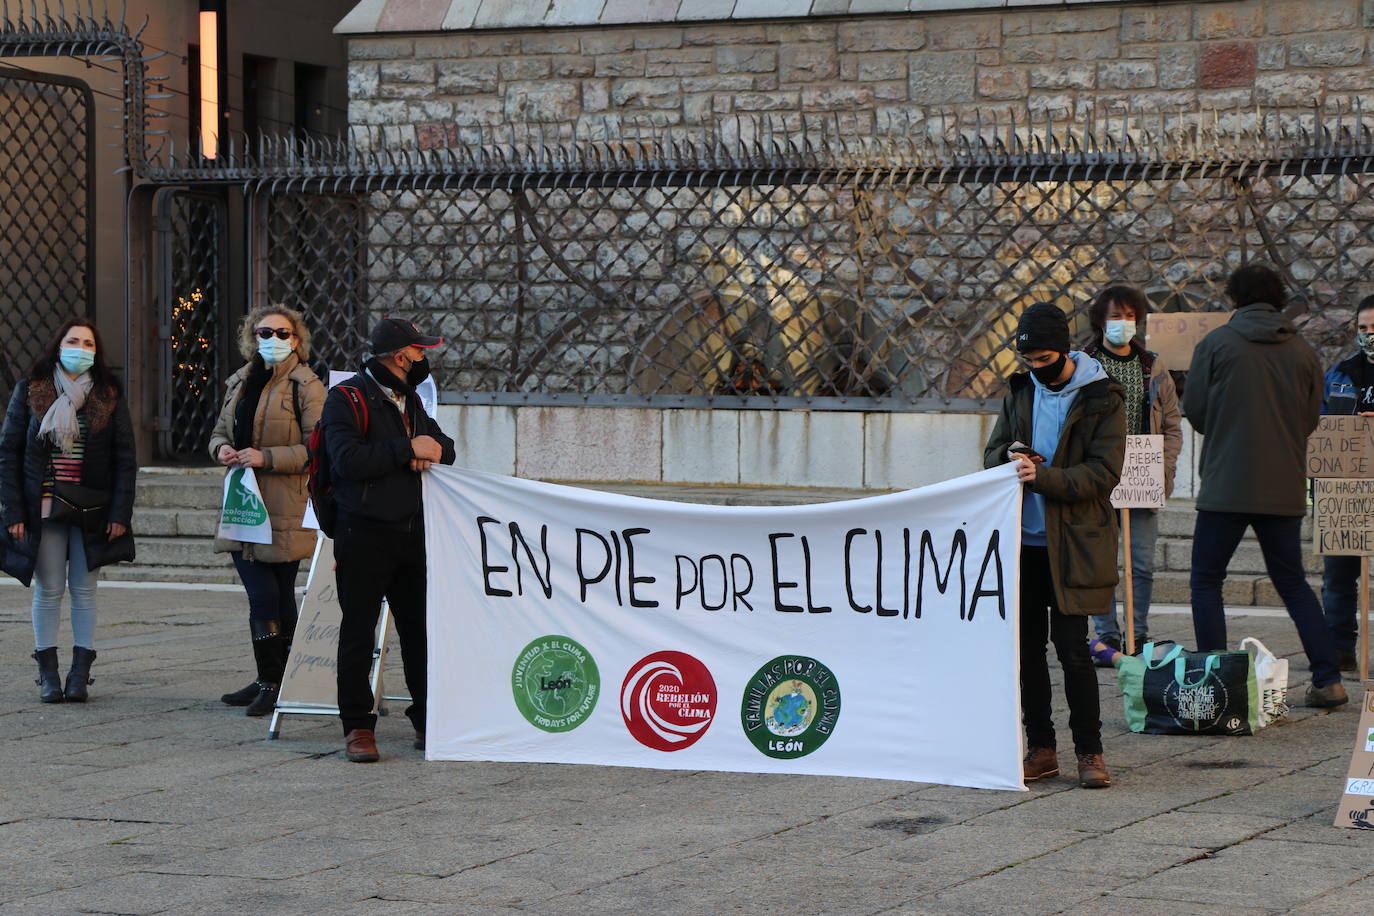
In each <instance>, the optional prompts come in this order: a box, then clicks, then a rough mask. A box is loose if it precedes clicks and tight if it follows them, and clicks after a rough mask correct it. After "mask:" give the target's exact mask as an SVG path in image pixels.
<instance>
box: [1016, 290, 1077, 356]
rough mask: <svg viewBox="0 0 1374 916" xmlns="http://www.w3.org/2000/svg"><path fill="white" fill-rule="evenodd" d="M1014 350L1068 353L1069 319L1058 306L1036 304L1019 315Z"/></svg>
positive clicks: (1044, 303) (1047, 303)
mask: <svg viewBox="0 0 1374 916" xmlns="http://www.w3.org/2000/svg"><path fill="white" fill-rule="evenodd" d="M1016 349H1017V350H1018V351H1019V352H1021V353H1025V352H1026V351H1027V350H1053V351H1054V352H1056V353H1067V352H1069V317H1068V316H1067V315H1065V314H1064V310H1063V309H1061V308H1060V307H1059V306H1057V305H1054V304H1052V303H1049V302H1037V303H1035V304H1034V305H1032V306H1031V307H1030V308H1028V309H1026V310H1025V311H1024V312H1022V313H1021V320H1020V321H1019V322H1017V325H1016Z"/></svg>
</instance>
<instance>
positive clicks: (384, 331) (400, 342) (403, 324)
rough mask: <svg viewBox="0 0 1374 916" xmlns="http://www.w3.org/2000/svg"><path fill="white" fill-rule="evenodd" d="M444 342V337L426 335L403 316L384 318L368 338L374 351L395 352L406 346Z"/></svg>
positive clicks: (434, 345)
mask: <svg viewBox="0 0 1374 916" xmlns="http://www.w3.org/2000/svg"><path fill="white" fill-rule="evenodd" d="M443 342H444V339H443V338H442V337H426V336H425V335H424V334H421V333H420V329H419V328H417V327H415V325H413V324H411V323H410V322H409V321H406V320H404V319H401V318H383V319H382V320H381V321H379V322H377V326H376V327H375V328H373V329H372V336H371V337H369V338H368V343H369V344H370V345H371V347H372V352H373V353H394V352H395V351H397V350H403V349H405V348H406V347H437V346H439V344H441V343H443Z"/></svg>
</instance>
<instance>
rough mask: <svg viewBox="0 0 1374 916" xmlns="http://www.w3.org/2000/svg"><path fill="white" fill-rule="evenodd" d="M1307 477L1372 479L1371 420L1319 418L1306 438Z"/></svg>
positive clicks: (1373, 423)
mask: <svg viewBox="0 0 1374 916" xmlns="http://www.w3.org/2000/svg"><path fill="white" fill-rule="evenodd" d="M1307 476H1308V477H1374V417H1353V416H1338V417H1337V416H1324V417H1322V418H1321V419H1320V420H1319V421H1318V423H1317V428H1316V430H1314V431H1313V433H1312V435H1310V436H1308V437H1307Z"/></svg>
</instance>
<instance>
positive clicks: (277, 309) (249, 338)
mask: <svg viewBox="0 0 1374 916" xmlns="http://www.w3.org/2000/svg"><path fill="white" fill-rule="evenodd" d="M268 315H280V316H281V317H283V318H285V319H286V320H287V321H289V322H291V331H292V333H294V334H295V335H296V356H297V357H299V359H300V361H301V362H302V363H305V362H308V361H309V359H310V329H309V328H307V327H306V326H305V316H304V315H302V314H301V313H300V312H298V311H296V310H295V309H293V308H291V307H290V306H288V305H283V304H282V303H280V302H274V303H271V304H269V305H260V306H258V307H257V308H255V309H252V310H251V311H249V313H248V314H247V315H245V316H244V317H243V323H242V324H240V325H239V355H241V356H242V357H243V358H244V359H252V358H253V357H254V356H257V355H258V336H257V334H255V333H254V332H255V331H256V330H257V327H258V322H260V321H262V320H263V319H264V318H266V317H267V316H268Z"/></svg>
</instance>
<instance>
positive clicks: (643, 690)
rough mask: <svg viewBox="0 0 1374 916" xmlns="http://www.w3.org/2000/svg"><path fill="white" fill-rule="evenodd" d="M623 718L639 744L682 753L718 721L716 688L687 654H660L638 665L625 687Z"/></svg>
mask: <svg viewBox="0 0 1374 916" xmlns="http://www.w3.org/2000/svg"><path fill="white" fill-rule="evenodd" d="M620 714H621V715H622V716H624V718H625V727H626V728H628V729H629V730H630V734H631V735H634V738H635V740H636V741H638V742H639V743H640V744H642V745H644V746H645V747H651V748H653V749H654V750H656V751H680V750H682V749H683V748H685V747H691V746H692V745H693V744H696V743H697V741H699V740H701V736H702V735H704V734H706V729H707V728H709V727H710V725H711V720H712V719H714V718H715V715H716V682H715V679H714V678H712V677H711V672H710V671H708V670H706V666H705V665H703V664H702V663H701V662H699V661H697V660H696V659H695V658H693V657H692V656H690V655H688V654H687V653H685V652H671V651H669V652H655V653H654V654H653V655H646V656H644V658H641V659H640V660H639V661H638V662H636V663H635V664H634V665H633V666H632V667H631V668H630V671H629V673H628V674H626V675H625V683H624V684H622V685H621V687H620Z"/></svg>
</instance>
